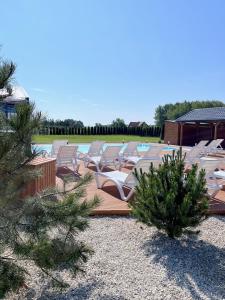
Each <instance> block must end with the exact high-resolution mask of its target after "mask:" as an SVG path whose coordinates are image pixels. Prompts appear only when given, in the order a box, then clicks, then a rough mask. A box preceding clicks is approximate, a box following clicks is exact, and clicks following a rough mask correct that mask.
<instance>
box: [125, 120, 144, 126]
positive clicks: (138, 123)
mask: <svg viewBox="0 0 225 300" xmlns="http://www.w3.org/2000/svg"><path fill="white" fill-rule="evenodd" d="M144 124H145V122H140V121H139V122H130V124H129V125H128V127H140V126H142V125H144Z"/></svg>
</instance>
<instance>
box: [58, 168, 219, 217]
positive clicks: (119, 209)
mask: <svg viewBox="0 0 225 300" xmlns="http://www.w3.org/2000/svg"><path fill="white" fill-rule="evenodd" d="M94 170H95V169H94V168H88V169H87V168H84V165H83V163H82V164H81V166H80V169H79V173H80V174H81V175H83V174H85V173H87V172H91V173H94ZM122 171H124V172H127V173H128V172H129V171H130V170H129V169H127V168H124V169H122ZM63 172H65V170H64V171H62V170H58V174H57V180H56V182H57V186H58V187H59V188H62V180H61V179H60V177H61V175H62V173H63ZM94 195H97V196H98V197H99V198H100V199H101V204H100V206H99V207H98V208H96V209H95V210H94V211H93V215H106V216H107V215H108V216H109V215H120V216H127V215H129V214H130V212H131V209H130V208H129V205H128V203H127V202H125V201H122V200H121V199H120V195H119V193H118V191H117V189H116V187H115V186H114V185H112V184H106V185H105V186H104V189H103V190H101V189H97V186H96V183H95V180H93V181H92V182H91V183H90V184H89V185H88V187H87V199H91V198H93V196H94ZM209 214H210V215H211V214H219V215H225V191H220V192H218V194H217V195H216V198H215V199H213V200H211V201H210V208H209Z"/></svg>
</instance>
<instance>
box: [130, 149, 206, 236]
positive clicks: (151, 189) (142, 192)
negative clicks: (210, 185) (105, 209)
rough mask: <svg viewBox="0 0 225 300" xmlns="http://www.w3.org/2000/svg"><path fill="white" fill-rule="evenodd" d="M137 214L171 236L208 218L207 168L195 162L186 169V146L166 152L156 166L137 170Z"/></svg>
mask: <svg viewBox="0 0 225 300" xmlns="http://www.w3.org/2000/svg"><path fill="white" fill-rule="evenodd" d="M135 176H136V178H137V181H138V185H137V187H136V193H135V198H134V200H133V201H132V202H131V204H130V205H131V207H132V211H133V215H134V216H135V217H136V218H137V219H138V220H139V221H141V222H143V223H145V224H146V225H148V226H155V227H157V228H158V229H160V230H163V231H165V232H166V233H167V235H168V236H169V237H171V238H175V237H180V236H181V235H182V234H183V233H184V232H185V231H186V232H188V231H189V229H191V228H193V227H196V226H197V225H199V223H201V222H202V221H203V220H204V219H205V218H206V212H207V209H208V196H207V195H206V192H207V189H206V181H205V172H204V170H200V171H199V170H198V167H197V165H193V166H192V168H191V170H190V171H189V172H188V173H185V163H184V157H182V149H180V150H179V151H178V152H177V153H175V152H173V154H172V155H166V156H165V157H164V159H163V163H162V164H161V165H160V166H159V167H158V168H157V169H156V168H154V167H153V164H152V165H151V167H150V169H149V172H148V173H139V174H138V173H137V172H135Z"/></svg>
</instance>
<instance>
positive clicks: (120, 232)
mask: <svg viewBox="0 0 225 300" xmlns="http://www.w3.org/2000/svg"><path fill="white" fill-rule="evenodd" d="M199 229H200V230H201V232H200V234H199V235H198V236H197V237H196V236H191V237H188V238H186V237H184V238H181V239H179V240H171V239H169V238H167V237H166V236H165V235H163V234H162V233H159V232H158V231H156V230H155V229H154V228H149V227H146V226H144V225H142V224H140V223H136V221H135V220H134V219H132V218H125V217H112V218H107V217H99V218H91V221H90V228H89V229H88V230H87V231H86V232H84V233H82V234H81V235H80V238H81V239H82V240H83V241H85V242H86V243H88V244H89V245H90V246H91V247H92V248H93V249H94V250H95V254H94V255H93V256H92V257H91V258H90V259H89V261H88V262H87V264H86V266H85V269H86V275H85V276H82V275H79V276H77V277H76V278H71V277H70V276H69V274H68V273H67V272H64V273H63V274H62V276H63V278H64V279H66V280H67V282H68V283H69V284H70V285H71V287H70V288H69V289H68V290H66V291H63V292H61V293H60V292H59V291H53V290H49V279H48V278H46V277H45V276H43V274H41V273H40V272H39V271H38V270H37V269H36V268H35V266H33V265H32V264H30V265H29V269H30V272H31V276H30V278H29V279H28V282H27V283H28V286H29V289H28V290H25V289H24V290H21V291H20V292H19V294H16V295H9V296H8V298H7V299H10V300H11V299H39V300H45V299H55V300H64V299H77V300H85V299H100V300H125V299H126V300H128V299H129V300H130V299H132V300H133V299H134V300H135V299H138V300H142V299H143V300H144V299H156V300H157V299H163V300H164V299H173V300H175V299H179V300H181V299H225V217H211V218H209V219H208V220H207V221H205V222H204V223H203V224H202V225H201V226H200V227H199Z"/></svg>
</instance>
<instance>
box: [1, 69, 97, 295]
mask: <svg viewBox="0 0 225 300" xmlns="http://www.w3.org/2000/svg"><path fill="white" fill-rule="evenodd" d="M10 65H12V64H11V63H10ZM6 66H7V63H3V64H2V65H1V66H0V74H1V78H2V79H1V82H0V86H1V87H2V88H4V87H5V88H6V89H7V88H8V87H9V86H10V77H9V76H7V74H8V75H9V69H8V67H6ZM11 75H12V74H11ZM6 78H7V80H6ZM5 84H6V85H5ZM41 119H42V117H41V113H40V112H34V105H32V104H27V103H24V104H20V105H17V107H16V114H15V116H13V117H12V118H11V119H7V118H6V117H5V115H4V114H3V113H0V134H1V138H0V178H1V180H0V298H3V297H4V296H5V294H6V293H7V292H8V291H10V290H12V291H15V290H16V289H18V288H19V287H20V286H22V285H23V284H24V283H25V281H26V276H28V274H29V269H28V268H27V265H29V264H27V263H22V262H23V261H32V262H33V263H34V264H35V265H36V266H37V267H39V268H40V270H42V271H43V272H44V273H45V274H46V276H50V277H51V278H52V280H53V282H54V283H57V284H58V285H59V286H61V287H62V286H65V285H66V283H65V282H63V281H61V280H60V279H59V276H57V277H56V276H54V273H55V272H56V271H57V272H60V271H61V270H63V269H64V270H65V269H66V270H68V271H69V272H71V275H75V274H76V272H77V271H80V270H82V263H83V262H86V260H87V258H88V256H89V255H90V254H91V253H92V250H91V249H89V247H88V246H86V245H85V244H84V243H82V242H80V241H77V239H76V237H77V234H78V233H79V232H80V231H83V230H85V229H86V228H87V226H88V219H87V217H88V215H89V213H90V211H91V210H92V209H93V208H94V207H95V206H96V205H97V204H98V199H97V198H94V199H93V200H92V201H90V202H89V201H88V202H86V201H84V202H81V201H80V198H81V197H82V198H84V196H85V186H86V184H87V183H88V182H89V181H90V180H91V176H90V175H88V174H87V175H86V176H84V178H83V179H81V180H80V181H79V182H77V183H74V187H73V189H72V190H71V192H70V193H66V192H65V191H64V192H61V193H60V192H58V191H56V190H52V191H45V192H43V193H42V194H39V195H37V196H35V197H33V198H29V199H23V198H22V191H23V189H24V187H25V186H26V184H27V183H28V182H30V181H31V180H32V179H34V178H36V176H40V174H39V173H36V172H33V171H31V170H30V169H29V168H28V167H27V164H28V163H29V162H30V161H31V160H32V159H34V158H35V157H36V156H37V155H38V153H36V152H32V151H31V145H30V136H31V135H32V133H33V132H34V131H35V130H36V129H37V128H39V126H40V123H41Z"/></svg>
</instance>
